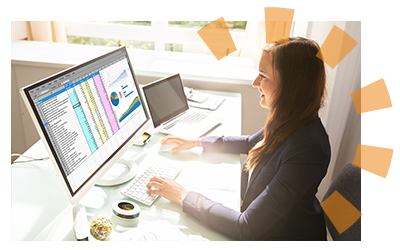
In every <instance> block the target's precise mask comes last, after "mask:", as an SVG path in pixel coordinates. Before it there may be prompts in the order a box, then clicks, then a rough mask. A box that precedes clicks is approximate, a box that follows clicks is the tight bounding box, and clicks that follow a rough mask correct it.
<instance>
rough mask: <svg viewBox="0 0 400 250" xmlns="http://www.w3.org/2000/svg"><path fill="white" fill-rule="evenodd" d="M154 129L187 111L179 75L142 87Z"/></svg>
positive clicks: (187, 107)
mask: <svg viewBox="0 0 400 250" xmlns="http://www.w3.org/2000/svg"><path fill="white" fill-rule="evenodd" d="M143 93H144V95H145V97H146V101H147V106H148V107H149V110H150V115H151V117H152V120H153V124H154V127H155V128H156V127H158V126H159V125H160V124H162V123H164V122H166V121H168V120H169V119H171V118H173V117H175V116H177V115H179V114H180V113H182V112H184V111H186V110H188V109H189V105H188V102H187V99H186V95H185V92H184V90H183V84H182V81H181V77H180V75H179V74H175V75H172V76H169V77H166V78H163V79H160V80H158V81H156V82H153V83H150V84H148V85H146V86H144V87H143Z"/></svg>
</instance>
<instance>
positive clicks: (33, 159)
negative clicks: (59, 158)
mask: <svg viewBox="0 0 400 250" xmlns="http://www.w3.org/2000/svg"><path fill="white" fill-rule="evenodd" d="M13 156H22V157H25V158H28V159H31V160H28V161H14V162H12V163H11V165H12V164H14V163H26V162H31V161H44V160H48V159H50V157H45V158H39V159H37V158H32V157H29V156H26V155H23V154H11V157H13Z"/></svg>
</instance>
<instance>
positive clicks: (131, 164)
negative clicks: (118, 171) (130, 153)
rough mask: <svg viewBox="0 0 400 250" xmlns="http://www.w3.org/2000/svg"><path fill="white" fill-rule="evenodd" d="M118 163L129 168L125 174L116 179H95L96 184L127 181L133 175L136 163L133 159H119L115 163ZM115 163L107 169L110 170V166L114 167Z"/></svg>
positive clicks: (117, 183) (112, 184) (115, 183)
mask: <svg viewBox="0 0 400 250" xmlns="http://www.w3.org/2000/svg"><path fill="white" fill-rule="evenodd" d="M118 163H120V164H123V165H125V166H127V167H128V169H129V170H128V173H126V174H125V175H123V176H121V177H118V178H116V179H110V180H108V179H100V180H98V181H97V183H96V186H116V185H119V184H122V183H125V182H127V181H129V180H130V179H132V178H133V177H135V175H136V169H137V165H136V163H135V162H134V161H128V160H124V159H119V160H118V162H117V163H116V164H115V165H117V164H118ZM115 165H114V166H112V167H111V168H110V169H109V170H108V171H110V170H111V169H112V168H115V167H116V166H115ZM107 173H108V172H107ZM107 173H106V174H105V176H107ZM103 177H104V176H103Z"/></svg>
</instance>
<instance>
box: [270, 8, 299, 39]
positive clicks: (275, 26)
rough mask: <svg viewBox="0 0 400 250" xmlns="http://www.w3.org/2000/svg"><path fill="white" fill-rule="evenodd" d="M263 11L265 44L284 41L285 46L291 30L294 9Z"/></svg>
mask: <svg viewBox="0 0 400 250" xmlns="http://www.w3.org/2000/svg"><path fill="white" fill-rule="evenodd" d="M264 11H265V37H266V41H267V44H271V43H278V41H279V40H281V39H284V40H283V44H285V45H287V44H288V42H289V39H288V38H289V36H290V31H291V29H292V23H293V16H294V9H285V8H275V7H266V8H265V9H264ZM281 41H282V40H281ZM281 41H279V42H281Z"/></svg>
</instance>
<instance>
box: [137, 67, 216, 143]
mask: <svg viewBox="0 0 400 250" xmlns="http://www.w3.org/2000/svg"><path fill="white" fill-rule="evenodd" d="M143 93H144V96H145V99H146V102H147V106H148V108H149V111H150V116H151V118H152V120H153V125H154V128H156V130H157V131H160V132H161V133H165V134H170V135H176V136H180V137H190V138H198V137H200V136H202V135H205V134H206V133H207V132H209V131H210V130H212V129H213V128H215V127H216V126H218V125H219V124H220V123H221V122H222V119H221V118H218V117H214V116H210V115H207V114H204V113H200V112H197V111H195V110H192V109H189V105H188V101H187V98H186V95H185V92H184V88H183V84H182V80H181V77H180V75H179V74H175V75H172V76H168V77H165V78H162V79H160V80H157V81H155V82H152V83H149V84H147V85H145V86H143Z"/></svg>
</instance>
